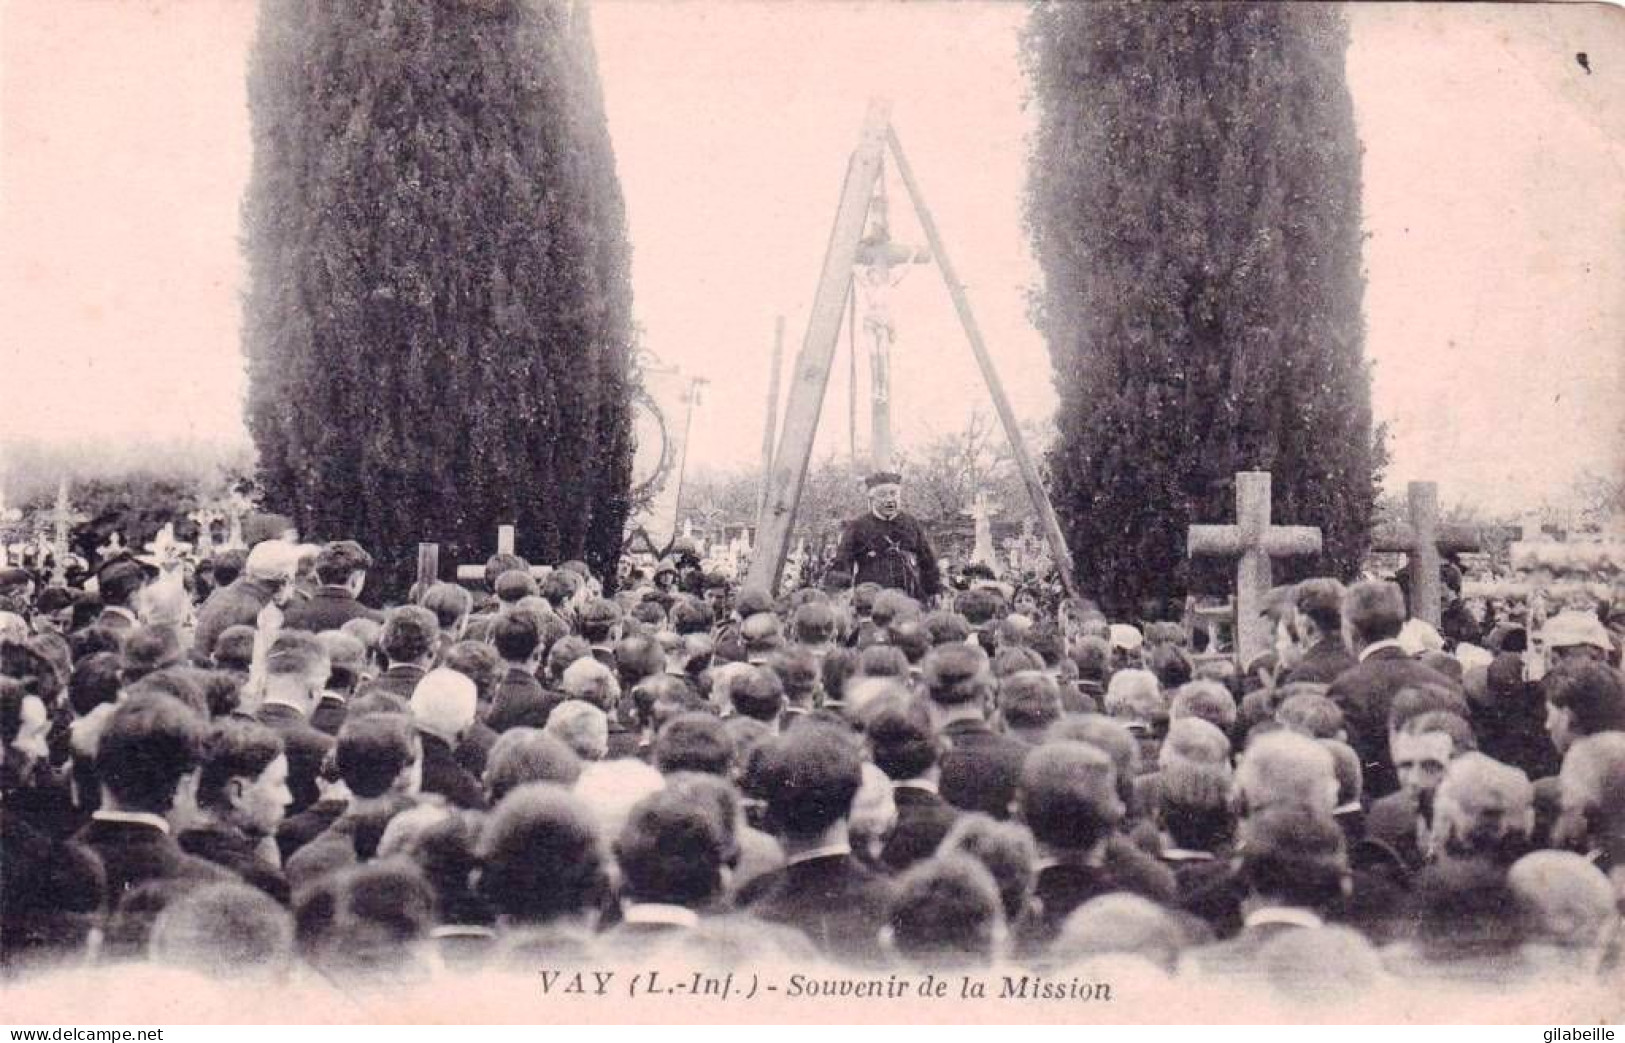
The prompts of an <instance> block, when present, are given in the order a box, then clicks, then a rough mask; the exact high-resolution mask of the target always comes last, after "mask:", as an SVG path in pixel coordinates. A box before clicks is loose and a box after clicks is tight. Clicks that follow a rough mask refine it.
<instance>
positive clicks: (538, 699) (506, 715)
mask: <svg viewBox="0 0 1625 1043" xmlns="http://www.w3.org/2000/svg"><path fill="white" fill-rule="evenodd" d="M562 701H563V700H561V699H560V698H559V697H558V696H557V695H556V694H554V693H553V692H549V691H548V690H547V689H545V688H543V687H542V685H541V682H540V681H537V680H536V678H535V677H534V676H533V675H532V674H531V673H530V672H529V671H527V670H524V669H521V668H520V667H517V666H514V667H509V668H508V673H507V675H506V676H504V677H503V678H502V680H501V681H499V682H497V689H496V694H494V695H493V696H492V697H491V713H490V715H489V716H488V717H486V719H485V723H486V724H487V725H489V726H490V728H491V730H492V731H494V732H499V733H500V732H505V731H507V730H508V729H509V728H521V727H523V728H542V727H546V725H547V716H548V714H550V713H552V712H553V707H555V706H557V705H558V704H559V703H560V702H562Z"/></svg>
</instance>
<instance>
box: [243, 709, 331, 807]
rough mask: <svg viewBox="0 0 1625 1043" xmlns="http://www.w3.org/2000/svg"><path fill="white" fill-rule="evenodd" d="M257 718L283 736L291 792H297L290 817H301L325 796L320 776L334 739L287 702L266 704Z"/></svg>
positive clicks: (290, 805)
mask: <svg viewBox="0 0 1625 1043" xmlns="http://www.w3.org/2000/svg"><path fill="white" fill-rule="evenodd" d="M254 718H255V720H257V721H259V722H260V723H261V724H263V725H265V726H266V727H267V728H270V729H271V730H272V731H275V732H276V733H277V734H278V735H280V736H282V749H283V752H285V753H286V754H287V755H288V789H289V791H290V792H292V793H293V803H292V804H289V805H288V814H290V815H297V814H299V812H301V811H303V810H305V809H306V808H308V807H310V806H311V805H312V804H314V803H316V801H317V799H318V798H319V797H320V796H321V792H320V791H319V790H318V789H317V787H316V777H317V776H318V775H319V774H321V770H322V758H324V757H326V756H327V751H328V750H330V749H332V748H333V737H332V736H331V735H323V734H322V733H321V732H319V731H317V730H316V729H315V728H312V727H311V726H310V722H309V721H307V720H305V715H304V714H302V713H300V712H299V711H298V710H297V709H295V708H294V707H292V706H288V705H287V704H285V703H263V704H261V706H260V708H259V710H258V711H256V712H255V714H254Z"/></svg>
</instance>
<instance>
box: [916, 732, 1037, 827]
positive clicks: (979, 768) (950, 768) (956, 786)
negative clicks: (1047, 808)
mask: <svg viewBox="0 0 1625 1043" xmlns="http://www.w3.org/2000/svg"><path fill="white" fill-rule="evenodd" d="M942 736H943V738H944V739H946V740H947V741H948V742H949V743H950V744H951V746H952V748H951V749H949V750H948V751H947V752H945V753H944V754H943V755H942V760H941V766H942V782H941V784H940V787H939V791H940V792H941V794H942V799H943V800H945V801H947V802H948V803H950V804H952V805H953V806H954V807H956V808H959V809H960V810H961V811H980V812H983V813H985V814H988V815H992V816H993V817H994V818H997V819H1007V818H1009V817H1010V802H1011V801H1013V800H1014V799H1015V796H1016V787H1017V785H1018V784H1019V783H1020V782H1021V765H1022V763H1023V762H1024V761H1025V760H1026V759H1027V753H1028V751H1029V750H1030V749H1031V747H1029V746H1028V745H1027V744H1025V743H1023V742H1018V741H1017V740H1015V739H1012V738H1010V737H1009V736H1006V735H998V734H996V733H995V732H994V731H993V729H991V728H989V727H988V726H987V724H986V722H984V721H975V720H969V719H964V720H958V721H953V722H952V723H950V724H949V725H948V726H947V727H945V728H944V729H943V730H942Z"/></svg>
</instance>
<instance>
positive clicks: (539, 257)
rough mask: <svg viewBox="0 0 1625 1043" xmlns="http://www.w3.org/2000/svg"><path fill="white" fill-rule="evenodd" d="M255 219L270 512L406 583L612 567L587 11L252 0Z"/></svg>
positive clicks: (611, 315) (621, 449)
mask: <svg viewBox="0 0 1625 1043" xmlns="http://www.w3.org/2000/svg"><path fill="white" fill-rule="evenodd" d="M249 101H250V109H251V113H252V117H253V135H254V146H255V149H254V167H253V173H252V180H251V183H250V186H249V193H248V199H247V202H246V204H245V207H244V224H245V249H246V252H247V255H248V261H249V275H250V281H249V291H248V295H247V300H246V305H245V312H246V317H245V329H244V351H245V354H246V356H247V361H248V371H249V401H248V421H249V429H250V431H251V433H252V434H253V436H254V440H255V442H256V444H257V446H258V448H259V454H260V469H261V478H262V481H263V483H264V485H265V488H266V491H267V497H268V500H269V502H270V505H271V506H273V507H274V508H276V509H279V510H283V511H286V512H288V513H291V514H292V515H293V516H294V518H295V519H296V520H297V521H298V523H299V525H300V527H301V529H303V530H304V531H306V532H308V533H310V534H312V535H313V536H315V537H318V538H336V537H340V536H353V537H355V538H357V539H360V540H362V541H363V542H364V543H366V544H367V545H368V547H369V548H370V549H372V550H373V552H374V553H375V555H378V556H379V557H380V558H381V560H382V561H383V562H384V564H385V567H386V572H387V576H388V579H389V581H390V582H391V584H392V585H393V586H395V588H396V589H397V590H398V589H400V584H401V581H402V580H403V579H405V578H406V576H407V568H408V562H409V560H410V558H411V556H412V553H413V549H414V545H415V544H416V543H417V542H418V541H419V540H436V541H438V542H440V543H441V544H442V547H443V559H449V560H457V561H476V560H482V559H483V557H484V556H485V555H486V554H488V553H490V551H491V549H492V541H493V539H494V534H495V530H496V526H497V525H498V524H500V523H503V522H508V521H513V522H515V523H516V524H517V526H518V530H519V548H518V549H519V551H520V553H521V554H524V555H526V556H528V557H530V558H532V559H533V560H538V561H558V560H560V559H563V558H571V557H578V556H580V557H585V558H586V559H587V560H588V562H589V563H590V564H592V565H594V566H595V567H596V568H598V569H600V570H604V571H607V572H612V571H613V567H614V563H615V560H616V557H617V555H618V553H619V548H620V536H621V530H622V528H623V526H624V524H625V520H626V511H627V487H628V483H629V478H630V469H631V448H632V441H631V428H630V406H629V391H630V382H631V380H632V379H633V378H632V374H631V373H630V368H629V367H630V349H631V339H632V326H631V290H630V277H629V263H630V261H629V247H628V245H627V240H626V227H625V213H624V205H623V202H622V197H621V192H620V185H619V181H618V180H617V178H616V176H615V168H614V158H613V154H612V152H611V148H610V143H609V134H608V128H607V125H606V123H605V120H604V113H603V104H602V97H601V93H600V88H599V85H598V82H597V70H596V65H595V62H594V58H593V54H592V42H591V35H590V31H589V28H588V26H587V24H586V20H585V10H584V7H577V6H575V5H572V4H570V3H567V2H565V0H481V2H470V0H395V2H392V3H379V2H360V3H343V4H332V3H327V2H325V0H263V2H262V6H261V10H260V17H259V27H258V35H257V39H256V41H255V45H254V51H253V58H252V64H251V68H250V73H249Z"/></svg>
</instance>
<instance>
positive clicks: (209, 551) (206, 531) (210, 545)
mask: <svg viewBox="0 0 1625 1043" xmlns="http://www.w3.org/2000/svg"><path fill="white" fill-rule="evenodd" d="M186 517H187V518H189V519H191V520H192V521H194V522H196V523H197V556H198V557H199V558H201V559H204V560H207V559H209V558H212V557H214V523H215V522H217V521H219V520H220V519H221V518H222V517H223V515H222V513H221V512H220V511H217V510H215V509H214V508H212V507H199V508H198V509H197V510H195V511H193V512H192V513H191V514H188V515H187V516H186Z"/></svg>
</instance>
